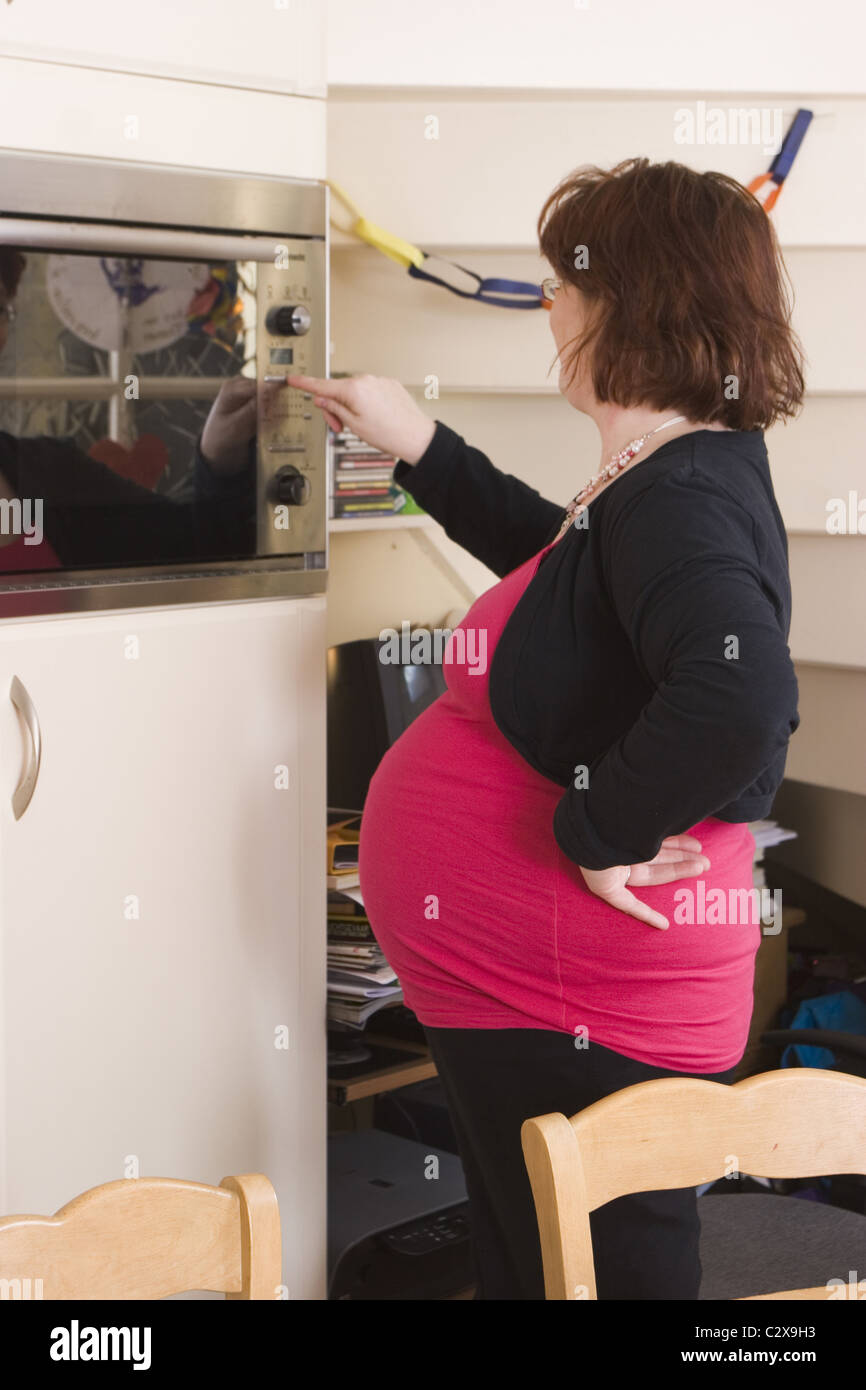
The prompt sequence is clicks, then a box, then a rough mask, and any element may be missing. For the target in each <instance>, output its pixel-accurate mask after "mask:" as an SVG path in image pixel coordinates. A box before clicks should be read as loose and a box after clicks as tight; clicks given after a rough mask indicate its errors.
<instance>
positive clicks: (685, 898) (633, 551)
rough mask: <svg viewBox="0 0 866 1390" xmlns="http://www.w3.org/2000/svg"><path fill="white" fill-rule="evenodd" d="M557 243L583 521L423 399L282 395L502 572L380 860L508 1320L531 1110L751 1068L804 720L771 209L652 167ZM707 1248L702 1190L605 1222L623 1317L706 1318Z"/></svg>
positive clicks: (372, 888)
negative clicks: (753, 895)
mask: <svg viewBox="0 0 866 1390" xmlns="http://www.w3.org/2000/svg"><path fill="white" fill-rule="evenodd" d="M538 232H539V239H540V246H541V252H542V255H543V256H544V258H545V260H546V261H547V262H549V264H550V266H551V267H552V269H553V271H554V272H555V276H556V278H553V279H550V280H545V282H544V287H543V292H544V295H545V299H546V301H547V303H548V305H549V308H550V327H551V330H552V333H553V337H554V340H555V343H556V348H557V355H558V358H559V362H560V378H559V386H560V391H561V392H562V393H563V395H564V396H565V397H566V399H567V400H568V401H569V403H570V404H571V405H572V406H574V408H575V409H577V410H579V411H581V412H583V413H585V414H586V415H588V416H590V417H591V419H592V420H593V422H594V423H595V425H596V426H597V428H598V432H599V435H600V441H601V459H600V462H601V467H600V469H599V470H598V471H596V472H594V473H593V476H591V477H589V478H587V474H589V473H592V472H593V470H592V467H591V465H590V466H589V467H587V465H586V464H583V465H580V464H577V465H575V470H574V485H575V486H576V487H577V488H578V491H577V492H576V495H575V497H574V499H573V501H572V502H571V503H569V505H568V507H567V509H565V513H563V508H562V506H561V505H559V504H557V503H554V502H550V501H545V500H544V499H543V498H542V497H541V496H539V494H538V493H537V492H536V491H534V490H533V489H532V488H531V487H529V486H528V485H527V484H526V483H524V482H522V481H521V480H519V479H517V478H515V477H512V476H510V475H506V474H504V473H502V472H500V471H499V470H497V469H496V468H495V467H494V466H493V464H492V463H491V462H490V461H489V460H488V459H487V458H486V457H485V455H484V454H483V453H481V452H480V451H479V450H478V449H475V448H472V447H470V446H469V445H468V444H466V443H465V442H464V440H463V439H462V438H461V437H460V436H459V435H458V434H457V433H456V432H455V431H453V430H452V429H450V428H449V427H448V426H447V425H446V424H444V423H443V422H442V421H439V420H436V421H431V420H430V419H429V418H428V417H426V416H425V415H424V414H423V412H422V411H421V410H419V408H418V407H417V406H416V405H415V404H414V402H413V401H412V399H411V398H410V397H409V395H408V393H407V392H405V391H404V390H403V388H402V387H401V386H400V385H399V384H398V383H397V382H394V381H391V380H385V379H381V378H375V377H367V376H364V377H357V378H352V379H348V380H338V381H324V380H319V379H312V378H304V377H290V378H289V383H290V384H291V385H294V386H299V387H302V388H303V389H305V390H312V391H313V392H314V393H315V397H316V400H317V402H318V404H319V405H320V407H321V408H322V409H323V410H324V411H325V414H326V417H327V419H328V423H329V424H330V425H331V426H332V427H333V428H339V427H341V426H343V425H346V426H349V427H350V428H351V429H353V430H355V431H356V432H357V433H358V434H359V435H360V436H361V437H362V438H363V439H364V440H367V441H368V442H369V443H371V444H372V445H375V446H378V447H380V448H382V449H385V450H389V451H393V452H394V454H395V455H396V456H397V457H398V458H399V460H400V461H399V462H398V464H397V467H396V471H395V477H396V479H397V480H398V481H399V482H400V483H401V484H402V485H403V486H404V487H405V488H406V489H407V490H408V491H409V492H410V493H411V494H412V496H413V497H415V498H416V499H417V501H418V502H419V503H420V504H421V505H422V506H423V507H425V508H426V509H427V511H429V512H430V513H431V514H432V515H433V516H434V517H435V518H436V519H437V520H438V521H440V522H441V523H442V525H443V526H444V528H445V530H446V531H447V533H448V535H449V536H450V537H451V538H452V539H453V540H455V541H456V542H458V543H459V544H460V545H462V546H464V547H465V548H466V549H467V550H469V551H470V552H471V553H472V554H473V555H475V556H476V557H477V558H478V559H480V560H481V561H483V562H484V564H486V565H487V566H489V568H490V569H491V570H493V572H494V573H495V574H496V575H498V576H499V577H500V580H499V583H498V584H495V585H494V587H493V588H491V589H489V590H488V591H487V592H486V593H484V594H483V595H482V596H481V598H479V599H478V601H477V602H476V603H475V604H473V606H472V608H471V609H470V610H469V612H468V614H467V615H466V618H465V619H464V622H463V623H462V624H461V627H462V628H464V629H466V630H467V631H466V634H465V635H466V639H467V640H466V641H465V642H463V641H460V642H458V640H457V637H452V639H451V643H450V645H449V649H448V651H447V652H446V660H445V664H444V673H445V678H446V681H447V690H446V692H445V693H444V694H443V695H442V696H441V697H440V698H439V699H438V700H437V701H436V702H435V703H434V704H433V705H431V706H430V707H429V708H428V709H427V710H426V711H425V712H424V713H423V714H422V715H421V716H420V717H419V718H418V719H416V720H415V721H414V723H412V724H411V725H410V727H409V728H408V729H407V731H406V732H405V733H404V734H403V736H402V737H401V738H400V739H399V740H398V741H397V742H396V743H395V744H394V745H393V747H392V748H391V749H390V750H389V752H388V753H387V755H386V756H385V758H384V759H383V760H382V762H381V764H380V765H379V768H378V770H377V772H376V775H375V777H374V778H373V780H372V783H371V785H370V790H369V795H368V798H367V802H366V805H365V807H364V817H363V822H362V833H361V846H360V860H361V862H360V873H361V887H362V891H363V894H364V901H365V904H366V906H367V911H368V913H369V917H370V920H371V923H372V924H373V928H374V930H375V933H376V936H377V937H378V939H379V942H380V944H381V946H382V948H383V950H384V951H385V953H386V955H387V957H388V959H389V960H390V962H391V964H392V965H393V967H394V969H395V970H396V971H397V974H398V976H399V978H400V981H401V983H402V986H403V990H404V995H405V999H406V1002H407V1004H408V1005H409V1006H410V1007H411V1008H412V1009H414V1010H415V1012H416V1014H417V1015H418V1018H419V1019H420V1021H421V1022H422V1024H423V1025H424V1027H425V1031H426V1033H427V1036H428V1038H429V1042H430V1047H431V1050H432V1053H433V1057H434V1059H435V1062H436V1065H437V1068H438V1071H439V1075H440V1077H441V1079H442V1083H443V1085H444V1088H445V1091H446V1094H447V1098H448V1104H449V1109H450V1113H451V1117H452V1120H453V1123H454V1129H455V1133H456V1135H457V1140H458V1145H459V1149H460V1155H461V1159H462V1162H463V1167H464V1170H465V1174H466V1182H467V1188H468V1192H469V1199H470V1212H471V1224H472V1231H473V1242H474V1249H475V1257H476V1269H477V1296H478V1297H479V1298H485V1299H542V1298H543V1297H544V1285H543V1277H542V1267H541V1252H540V1245H539V1239H538V1233H537V1227H536V1220H535V1212H534V1207H533V1201H532V1194H531V1189H530V1186H529V1180H528V1177H527V1174H526V1169H525V1166H524V1163H523V1156H522V1151H521V1144H520V1127H521V1124H522V1123H523V1121H524V1120H525V1119H526V1118H527V1117H528V1116H531V1115H540V1114H546V1113H548V1112H550V1111H561V1112H563V1113H564V1114H566V1115H572V1114H574V1113H575V1112H576V1111H578V1110H580V1109H582V1108H583V1107H585V1106H587V1105H590V1104H591V1103H592V1102H594V1101H596V1100H599V1099H600V1098H601V1097H603V1096H606V1095H610V1094H611V1093H612V1092H614V1091H617V1090H619V1089H621V1088H622V1087H625V1086H629V1085H632V1084H634V1083H635V1082H639V1081H644V1080H648V1079H652V1078H655V1077H661V1076H674V1075H687V1076H698V1077H702V1078H704V1079H709V1080H714V1081H720V1082H729V1081H730V1080H731V1078H732V1075H733V1072H734V1070H735V1068H736V1065H737V1063H738V1062H739V1061H740V1058H741V1057H742V1055H743V1052H744V1050H745V1044H746V1040H747V1034H748V1028H749V1020H750V1014H751V1009H752V983H753V970H754V957H755V952H756V950H757V947H758V943H759V940H760V933H761V928H760V924H759V922H758V921H757V914H755V913H754V912H753V911H750V908H752V907H753V906H754V900H753V899H752V900H751V901H750V898H749V890H750V889H751V885H752V856H753V849H754V841H753V839H752V836H751V834H750V832H749V829H748V824H747V822H749V821H751V820H754V819H756V818H759V817H761V816H764V815H765V814H766V813H767V812H768V811H769V810H770V808H771V806H772V802H773V796H774V793H775V791H776V789H777V787H778V785H779V783H780V781H781V779H782V775H783V772H784V765H785V757H786V751H787V745H788V740H789V738H790V735H791V734H792V732H793V731H794V730H795V729H796V727H797V725H798V722H799V719H798V714H797V684H796V680H795V677H794V672H793V668H792V664H791V659H790V655H789V652H788V647H787V643H786V639H787V635H788V628H789V622H790V587H789V577H788V564H787V544H786V538H785V531H784V527H783V523H782V519H781V516H780V514H779V509H778V506H777V504H776V500H775V497H774V494H773V487H772V483H771V478H770V472H769V467H768V463H767V453H766V448H765V445H764V438H763V430H764V429H765V428H766V427H767V426H769V425H771V424H772V423H773V422H774V421H776V420H779V419H781V418H784V417H786V416H790V415H793V414H794V413H795V412H796V409H797V407H798V406H799V404H800V401H801V399H802V393H803V377H802V370H801V355H800V350H799V346H798V344H797V342H796V339H795V338H794V336H793V334H792V332H791V328H790V322H789V311H788V305H787V301H786V296H785V292H784V281H783V268H782V264H781V258H780V254H779V250H778V246H777V243H776V241H775V237H774V234H773V231H772V228H771V226H770V223H769V221H768V219H767V216H766V214H765V213H764V211H763V210H762V208H761V207H760V205H759V204H758V203H757V201H756V200H755V199H754V198H753V197H752V195H751V194H749V193H747V192H746V191H745V190H744V189H743V188H742V187H740V185H739V184H737V183H736V182H734V181H733V180H732V179H729V178H727V177H725V176H723V175H721V174H716V173H705V174H701V173H697V172H694V171H692V170H690V169H687V168H685V167H683V166H681V165H678V164H673V163H668V164H660V165H653V164H650V163H649V162H648V161H646V160H632V161H628V162H627V163H625V164H622V165H618V166H617V167H616V168H614V169H612V170H610V171H602V170H600V169H595V168H589V169H581V170H578V171H576V172H575V173H573V174H571V175H570V176H569V177H567V178H566V179H565V180H563V182H562V183H561V184H560V185H559V186H558V187H557V189H555V190H554V192H553V193H552V194H551V195H550V197H549V198H548V200H547V202H546V203H545V206H544V208H543V209H542V212H541V214H540V217H539V222H538ZM485 312H489V311H487V310H485ZM527 442H528V441H527ZM581 484H582V485H583V486H579V485H581ZM403 616H404V615H401V614H399V613H395V622H397V620H398V619H400V620H402V617H403ZM398 626H399V623H398ZM458 636H459V633H458ZM470 637H471V638H472V640H469V639H470ZM485 642H486V653H487V663H486V665H484V663H480V662H479V661H478V660H477V654H478V653H479V652H483V651H484V650H485V646H484V645H483V643H485ZM465 653H473V654H474V656H475V660H474V661H473V662H469V661H468V660H463V659H462V657H463V656H464V654H465ZM452 656H453V658H454V659H453V660H449V658H450V657H452ZM743 890H745V891H743ZM747 904H748V906H747ZM711 905H712V906H711ZM675 1148H676V1135H675V1134H672V1135H671V1150H672V1154H673V1153H674V1151H675ZM419 1180H422V1179H421V1175H419ZM699 1233H700V1225H699V1219H698V1203H697V1201H696V1197H695V1193H694V1191H693V1190H692V1189H687V1190H675V1191H663V1192H648V1193H642V1194H638V1195H636V1196H628V1197H622V1198H619V1199H618V1200H616V1201H614V1202H611V1203H609V1204H608V1205H607V1206H605V1207H602V1208H600V1209H599V1210H598V1211H596V1212H594V1213H593V1216H592V1235H593V1248H594V1253H595V1263H596V1275H597V1287H598V1296H599V1298H605V1299H616V1298H630V1299H634V1298H645V1299H695V1298H697V1297H698V1291H699V1285H700V1260H699V1254H698V1239H699Z"/></svg>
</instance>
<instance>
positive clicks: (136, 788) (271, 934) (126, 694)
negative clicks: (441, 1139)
mask: <svg viewBox="0 0 866 1390" xmlns="http://www.w3.org/2000/svg"><path fill="white" fill-rule="evenodd" d="M324 622H325V601H324V598H319V597H316V598H308V599H297V600H277V601H271V600H267V601H261V602H250V603H237V604H221V605H215V606H213V607H198V608H189V609H163V610H146V611H136V612H129V611H128V612H124V613H120V614H112V615H110V616H101V615H88V616H81V617H72V618H63V619H57V620H55V619H48V620H36V621H33V622H29V623H24V622H6V623H4V624H2V625H0V966H2V994H0V1077H2V1083H0V1084H2V1085H3V1088H4V1093H3V1095H2V1102H0V1122H2V1148H0V1176H2V1184H0V1209H2V1210H3V1211H4V1212H15V1211H30V1212H51V1211H53V1210H55V1209H56V1208H57V1207H58V1206H60V1205H62V1204H63V1203H64V1202H66V1201H68V1200H69V1199H70V1198H71V1197H73V1196H74V1195H75V1194H76V1193H78V1192H80V1191H83V1190H84V1189H86V1188H88V1187H92V1186H94V1185H95V1184H97V1183H102V1182H107V1181H111V1180H113V1179H115V1178H119V1177H124V1176H135V1175H136V1174H138V1175H141V1176H157V1177H178V1178H189V1179H198V1180H200V1181H205V1182H214V1183H216V1182H219V1181H220V1179H221V1178H222V1177H224V1176H225V1175H226V1174H229V1173H238V1172H251V1171H260V1172H264V1173H266V1174H267V1175H268V1177H270V1179H271V1181H272V1182H273V1183H274V1186H275V1188H276V1190H277V1194H278V1197H279V1201H280V1211H281V1218H282V1224H283V1238H284V1272H283V1279H284V1282H285V1284H286V1285H287V1286H288V1291H289V1297H291V1298H318V1297H322V1296H323V1295H324V1288H325V1271H324V1221H325V1217H324V1212H325V1139H324V1128H325V1099H324V1096H325V1024H324V974H325V966H324V918H325V903H324V886H323V885H324V874H323V865H324V854H325V849H324V825H325V808H324V801H325V740H324V700H325V697H324V664H325V630H324ZM15 676H17V677H18V679H19V680H20V681H21V682H22V683H23V685H24V687H25V688H26V690H27V692H28V693H29V695H30V697H31V699H32V702H33V706H34V708H35V711H36V713H37V716H38V720H39V725H40V729H41V735H42V742H43V747H42V759H41V768H40V771H39V776H38V779H37V782H36V787H35V791H34V793H33V797H32V800H31V802H30V805H29V807H28V809H27V810H26V811H25V812H24V814H23V815H22V817H21V819H20V820H16V819H15V817H14V815H13V811H12V795H13V791H14V789H15V787H16V785H17V783H18V781H19V777H20V774H21V771H22V763H24V762H26V748H27V742H28V741H27V738H26V737H25V735H24V728H23V724H22V722H21V720H20V718H19V715H18V714H17V713H16V712H15V710H14V708H13V705H12V703H11V701H10V698H9V693H8V692H9V689H10V684H11V682H12V680H13V677H15ZM282 768H284V769H285V770H286V771H285V773H281V771H280V769H282ZM284 783H287V785H282V784H284ZM281 1030H287V1034H288V1046H287V1047H286V1046H283V1045H281V1044H282V1043H283V1042H284V1041H285V1034H284V1033H283V1032H281Z"/></svg>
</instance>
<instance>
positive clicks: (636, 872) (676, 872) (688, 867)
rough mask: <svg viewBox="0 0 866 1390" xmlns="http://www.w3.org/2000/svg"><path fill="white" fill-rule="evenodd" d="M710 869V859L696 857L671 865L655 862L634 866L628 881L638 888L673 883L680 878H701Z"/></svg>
mask: <svg viewBox="0 0 866 1390" xmlns="http://www.w3.org/2000/svg"><path fill="white" fill-rule="evenodd" d="M709 867H710V861H709V860H708V859H704V858H695V857H694V856H692V857H690V858H687V859H686V858H682V857H680V858H679V859H676V860H674V861H673V862H671V863H669V864H659V863H657V862H656V861H655V860H653V862H652V863H651V864H633V865H632V870H631V873H630V874H629V880H628V881H629V883H631V884H637V885H638V886H641V885H646V884H652V883H673V882H675V880H676V879H678V878H700V876H701V874H704V873H706V871H707V869H708V868H709Z"/></svg>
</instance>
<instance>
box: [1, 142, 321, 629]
mask: <svg viewBox="0 0 866 1390" xmlns="http://www.w3.org/2000/svg"><path fill="white" fill-rule="evenodd" d="M327 226H328V190H327V186H326V185H325V184H323V183H318V182H315V181H307V180H298V179H289V178H286V179H282V178H264V177H258V176H256V177H249V176H247V175H244V174H231V173H228V174H225V173H219V174H217V173H213V172H208V171H204V170H197V169H181V168H177V167H174V166H167V165H153V164H150V165H148V164H135V163H127V162H123V163H119V162H115V161H111V160H103V159H83V158H71V157H65V156H53V155H52V156H41V155H38V154H31V153H22V152H17V151H0V617H3V616H18V615H21V614H29V613H36V614H42V613H61V612H67V611H79V610H87V609H104V608H118V607H120V608H127V607H137V606H142V605H162V604H171V603H201V602H210V601H213V600H226V599H229V600H232V599H241V598H256V597H259V598H267V597H282V596H286V595H294V594H309V593H317V592H321V591H322V590H323V589H324V588H325V581H326V574H327V555H328V544H327V510H328V509H327V490H328V487H327V453H328V436H327V427H326V424H325V421H324V418H323V417H322V415H321V412H320V411H319V410H318V409H316V408H315V407H314V406H313V403H312V401H311V399H310V398H309V396H307V395H305V394H304V393H302V392H300V391H298V390H296V389H294V388H292V387H290V386H288V385H287V384H286V381H285V378H286V375H287V374H288V373H291V372H296V373H300V374H304V375H311V376H319V377H323V376H326V375H327V370H328V291H327V279H328V268H327V257H328V236H327ZM208 422H210V424H209V434H208V437H207V445H208V447H207V448H204V447H203V443H202V435H203V432H204V430H205V426H206V424H208Z"/></svg>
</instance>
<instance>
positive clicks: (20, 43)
mask: <svg viewBox="0 0 866 1390" xmlns="http://www.w3.org/2000/svg"><path fill="white" fill-rule="evenodd" d="M0 36H2V41H3V51H4V53H6V54H7V55H8V56H10V57H22V58H28V59H34V58H35V59H37V60H41V61H49V62H56V63H68V64H71V65H75V66H79V67H84V68H90V69H103V70H106V69H107V70H109V71H112V72H130V73H143V74H146V75H149V76H155V77H170V78H180V79H185V80H187V81H189V80H192V81H196V82H209V83H210V82H212V83H225V84H227V85H231V86H233V87H239V88H244V89H248V90H256V91H271V92H283V93H290V94H295V95H297V96H308V97H310V96H312V97H324V96H325V95H326V93H327V77H326V71H325V66H326V63H325V58H326V54H325V3H324V0H259V3H258V4H254V5H244V6H242V5H239V4H238V3H237V0H181V3H178V0H150V3H149V4H148V5H147V6H146V7H142V6H141V5H140V4H139V3H138V0H85V3H84V4H80V5H70V4H69V0H18V3H16V4H14V5H10V4H9V0H7V4H6V5H5V6H4V9H3V14H2V17H0Z"/></svg>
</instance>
